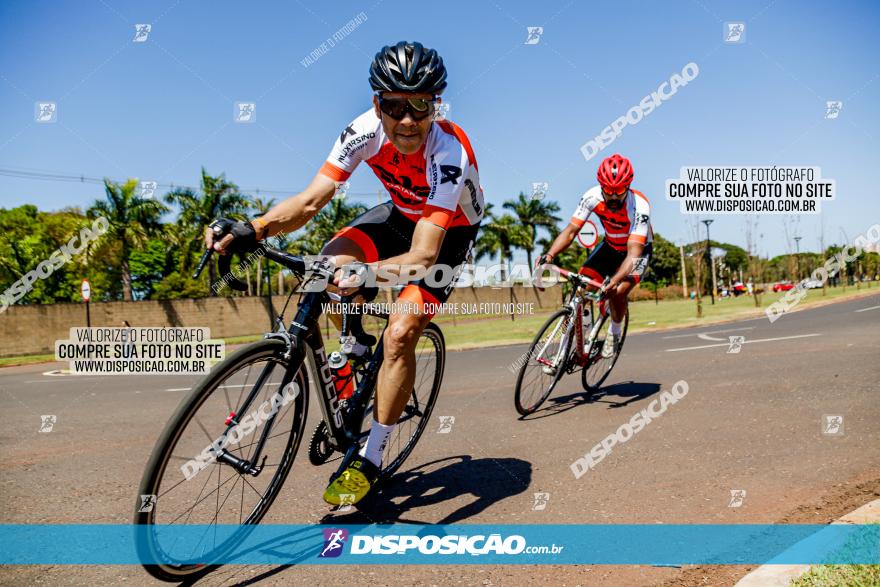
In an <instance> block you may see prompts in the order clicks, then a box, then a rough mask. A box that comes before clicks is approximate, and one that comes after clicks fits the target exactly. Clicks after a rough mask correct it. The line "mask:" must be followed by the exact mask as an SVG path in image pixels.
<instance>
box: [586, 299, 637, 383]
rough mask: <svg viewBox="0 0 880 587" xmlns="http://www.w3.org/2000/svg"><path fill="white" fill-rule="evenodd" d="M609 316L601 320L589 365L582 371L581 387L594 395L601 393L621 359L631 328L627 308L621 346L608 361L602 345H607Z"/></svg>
mask: <svg viewBox="0 0 880 587" xmlns="http://www.w3.org/2000/svg"><path fill="white" fill-rule="evenodd" d="M591 306H592V303H591ZM590 310H591V313H590V314H591V315H592V316H595V314H593V313H592V310H593V308H592V307H591V308H590ZM609 315H610V314H609V313H606V314H605V315H604V316H602V318H601V319H600V320H601V322H600V323H599V331H598V332H599V334H598V336H596V340H594V341H593V345H592V346H591V347H590V354H589V357H588V359H587V364H586V365H584V370H583V371H581V385H582V386H583V388H584V391H589V392H592V393H595V392H597V391H599V387H600V386H601V385H602V384H603V383H604V382H605V380H606V379H607V378H608V376H609V375H610V374H611V369H613V368H614V365H615V364H617V359H618V358H620V351H621V350H622V349H623V343H624V342H626V330H627V327H628V326H629V308H627V310H626V313H625V314H624V315H623V324H621V327H622V333H621V336H620V344H618V345H617V349H615V352H614V355H613V356H612V357H609V358H607V359H606V358H604V357H602V345H603V344H605V323H606V321H607V320H608V316H609Z"/></svg>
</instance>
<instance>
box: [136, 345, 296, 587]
mask: <svg viewBox="0 0 880 587" xmlns="http://www.w3.org/2000/svg"><path fill="white" fill-rule="evenodd" d="M286 349H287V346H286V345H285V344H284V342H283V341H280V340H277V339H266V340H262V341H259V342H256V343H254V344H252V345H248V346H246V347H244V348H242V349H240V350H239V351H237V352H235V353H233V354H232V355H230V356H229V357H228V358H226V359H225V360H224V361H222V362H221V363H220V364H218V365H217V366H215V367H214V369H213V370H212V371H211V373H210V374H209V375H208V376H207V377H206V378H205V379H204V380H203V381H202V382H200V383H199V384H197V385H196V386H195V387H194V388H193V390H192V392H191V393H190V395H189V397H187V398H185V399H184V400H183V401H182V402H181V404H180V406H179V407H178V409H177V412H176V413H175V414H174V416H172V418H171V419H170V420H169V422H168V424H167V425H166V427H165V430H164V432H163V433H162V435H161V436H160V438H159V441H158V442H157V444H156V448H155V449H154V450H153V454H152V456H151V457H150V460H149V462H148V464H147V468H146V470H145V472H144V477H143V479H142V481H141V485H140V491H139V493H140V495H141V496H143V495H152V496H155V503H154V505H153V507H152V508H150V510H149V511H143V512H136V513H135V524H139V525H148V526H149V528H147V529H139V530H140V531H139V532H138V533H137V540H138V544H137V546H138V550H139V552H140V553H141V554H142V555H143V556H144V557H145V558H146V560H147V561H149V562H153V561H157V560H160V561H162V564H144V568H145V569H146V570H147V572H149V573H150V574H151V575H152V576H154V577H155V578H157V579H160V580H163V581H172V582H173V581H182V580H192V579H195V578H198V577H199V576H202V575H204V574H206V573H208V572H210V571H212V570H214V569H215V568H217V566H219V565H216V564H214V565H206V564H203V563H202V562H200V561H205V560H207V561H212V560H217V559H218V558H219V557H222V556H223V555H224V554H226V553H228V552H229V551H230V550H231V549H233V548H234V547H235V546H236V544H238V543H240V541H241V540H243V539H244V537H245V536H246V535H247V533H249V532H250V531H251V530H252V529H253V525H255V524H258V523H259V522H260V520H262V518H263V517H264V516H265V515H266V512H267V511H268V510H269V507H270V506H271V505H272V502H273V501H274V500H275V498H276V497H277V495H278V492H279V491H280V489H281V487H282V485H283V484H284V481H285V479H286V478H287V475H288V473H289V472H290V469H291V466H292V464H293V460H294V456H295V455H296V451H297V449H298V447H299V444H300V440H301V439H302V436H303V427H304V424H305V419H306V418H305V417H306V410H307V408H308V387H307V385H308V383H307V381H308V379H307V377H306V376H305V371H306V369H305V368H304V366H303V365H302V364H301V365H300V367H299V369H298V370H297V371H296V373H295V375H294V377H293V380H292V381H291V382H290V383H288V384H286V385H284V386H283V387H282V383H283V381H282V378H283V377H284V375H285V372H286V370H287V366H288V363H287V359H285V358H284V356H283V355H284V353H285V352H286ZM300 360H301V359H300ZM255 388H256V389H257V392H256V394H255V396H254V398H253V401H252V402H251V403H250V404H249V405H248V406H244V405H243V403H244V402H245V401H246V398H247V397H248V394H249V392H250V391H251V390H252V389H255ZM243 408H244V409H243ZM233 413H234V414H235V418H236V419H237V421H238V422H239V425H238V426H236V429H237V430H235V431H233V430H232V429H229V425H228V424H227V419H228V418H229V417H230V416H232V414H233ZM273 414H274V415H273ZM246 422H247V424H246ZM251 424H255V426H253V428H252V427H251ZM262 435H265V437H266V438H265V443H264V446H263V452H262V459H261V461H260V462H254V463H253V464H254V465H257V466H260V465H262V469H261V470H260V471H259V473H257V474H256V475H253V474H251V473H243V472H241V471H239V470H238V469H236V468H234V467H233V466H231V465H230V464H226V463H221V462H220V461H218V460H216V459H217V458H218V457H217V455H218V452H217V448H216V447H217V446H218V444H216V443H218V441H220V440H222V441H223V444H222V446H223V451H225V452H227V453H229V454H230V455H232V456H234V457H235V458H237V459H244V460H247V461H250V460H251V459H252V458H253V454H254V451H255V448H256V445H257V443H258V440H259V439H260V438H261V436H262ZM212 446H213V447H214V448H212ZM138 504H139V506H140V504H141V500H140V499H139V502H138ZM138 509H143V508H142V507H139V508H138ZM219 524H223V525H239V526H240V527H241V530H240V531H237V532H235V533H234V534H233V535H232V536H229V535H228V533H226V534H225V536H226V538H225V539H223V540H222V541H221V542H220V543H217V540H218V538H217V532H216V528H217V525H219ZM175 525H199V526H204V527H205V528H207V529H206V530H205V535H204V536H203V537H202V538H201V539H200V540H199V542H198V544H195V546H193V544H192V542H190V543H188V544H187V545H186V547H185V548H184V547H182V546H181V545H180V543H179V542H178V540H177V539H175V537H174V536H173V535H172V534H173V532H169V528H173V527H174V526H175ZM212 527H213V528H214V529H215V532H213V533H212V532H211V531H210V529H211V528H212ZM184 531H185V529H184ZM212 534H213V536H212ZM179 536H180V535H179V534H178V535H177V537H178V538H179Z"/></svg>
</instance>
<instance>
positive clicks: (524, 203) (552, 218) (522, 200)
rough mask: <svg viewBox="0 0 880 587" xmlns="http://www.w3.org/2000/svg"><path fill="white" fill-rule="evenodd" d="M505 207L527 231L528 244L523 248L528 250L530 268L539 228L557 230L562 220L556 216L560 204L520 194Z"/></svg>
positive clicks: (508, 201) (507, 202) (504, 205)
mask: <svg viewBox="0 0 880 587" xmlns="http://www.w3.org/2000/svg"><path fill="white" fill-rule="evenodd" d="M503 207H504V209H505V210H510V211H511V212H513V213H514V215H515V216H516V217H517V218H518V219H519V222H520V223H521V224H522V225H523V227H525V229H526V231H527V239H526V242H525V244H524V245H521V248H524V249H525V250H526V257H527V258H528V263H529V267H531V266H532V250H533V249H534V248H535V244H536V242H537V238H538V227H539V226H540V227H543V228H546V229H548V230H551V229H553V230H555V229H556V223H557V222H559V221H560V220H562V219H561V218H559V217H558V216H556V215H555V213H556V212H559V204H557V203H556V202H552V201H548V202H543V201H541V200H538V199H535V198H530V197H527V196H526V195H525V194H524V193H522V192H520V193H519V196H517V199H515V200H507V201H506V202H504V204H503Z"/></svg>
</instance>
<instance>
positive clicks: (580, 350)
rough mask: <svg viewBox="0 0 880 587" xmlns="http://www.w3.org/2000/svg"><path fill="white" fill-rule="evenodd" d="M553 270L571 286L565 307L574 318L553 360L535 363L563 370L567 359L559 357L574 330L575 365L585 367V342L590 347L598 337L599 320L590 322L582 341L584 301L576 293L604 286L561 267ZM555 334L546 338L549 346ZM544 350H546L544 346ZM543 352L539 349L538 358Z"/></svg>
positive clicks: (593, 295)
mask: <svg viewBox="0 0 880 587" xmlns="http://www.w3.org/2000/svg"><path fill="white" fill-rule="evenodd" d="M554 269H556V270H557V271H558V272H559V274H560V275H561V276H563V277H565V278H566V279H568V280H569V281H570V282H571V284H572V291H571V297H570V299H569V300H568V302H567V303H566V306H568V308H570V309H571V312H572V315H573V316H574V320H572V321H571V322H569V324H568V327H567V328H566V331H565V333H564V334H563V336H562V341H561V344H560V345H559V350H558V351H557V354H556V356H555V357H554V358H553V361H552V362H551V361H547V360H546V359H543V358H539V359H537V362H538V363H541V364H545V365H547V366H550V367H554V366H555V368H557V369H561V368H565V364H564V361H566V359H567V357H563V356H561V354H562V353H563V352H564V350H565V349H567V348H568V346H569V340H570V338H571V336H572V330H574V336H575V349H574V356H575V357H576V364H577V365H578V366H579V367H583V366H585V365H586V363H587V361H588V360H589V358H590V357H589V355H588V354H587V353H584V346H585V342H586V341H589V342H590V343H591V346H592V342H593V341H595V340H596V338H597V337H598V334H599V327H600V321H599V320H592V322H593V324H592V328H591V329H590V333H589V335H588V336H587V339H586V341H585V340H584V326H583V324H584V313H583V305H584V300H583V299H582V298H581V296H579V295H578V292H579V291H580V289H581V288H584V287H595V288H597V289H599V288H601V287H602V286H603V285H604V284H603V283H602V282H599V281H596V280H595V279H591V278H589V277H587V276H585V275H580V274H579V273H574V272H571V271H567V270H565V269H562V268H561V267H554ZM586 295H587V297H589V298H591V299H592V300H594V301H600V300H602V299H604V298H605V297H606V296H605V295H597V294H594V293H592V292H586ZM561 325H562V323H560V324H559V326H561ZM559 326H557V328H559ZM556 332H557V331H556V330H554V331H553V332H552V333H551V334H550V336H548V337H547V340H548V344H549V341H550V340H552V339H553V338H554V337H555V335H556ZM544 348H546V345H545V347H544ZM543 351H544V349H541V351H539V352H538V353H537V354H538V357H541V355H542V354H543Z"/></svg>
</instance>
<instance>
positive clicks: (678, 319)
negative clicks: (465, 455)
mask: <svg viewBox="0 0 880 587" xmlns="http://www.w3.org/2000/svg"><path fill="white" fill-rule="evenodd" d="M868 292H880V288H877V286H876V285H875V286H874V287H872V288H870V289H869V288H866V287H864V285H863V287H862V288H861V289H858V290H857V289H856V288H855V287H852V286H849V287H847V288H846V291H845V292H844V291H843V288H839V287H837V288H828V289H827V290H826V295H825V296H823V295H822V290H818V289H814V290H810V291H809V293H808V294H807V295H806V297H804V299H802V300H801V302H800V304H798V306H797V307H798V308H803V307H808V306H810V305H813V304H816V303H821V302H823V301H829V300H835V299H841V298H846V297H851V296H853V295H855V294H863V293H868ZM783 295H784V293H776V294H774V293H767V294H763V295H761V298H760V299H761V307H760V308H756V307H755V302H754V299H753V298H751V297H747V296H740V297H739V298H725V299H717V300H716V301H715V304H714V305H712V302H711V300H710V298H708V297H706V298H703V317H702V318H700V319H698V318H697V317H696V302H694V301H693V300H683V299H674V300H661V301H660V303H659V304H655V303H654V301H652V300H643V301H639V302H631V303H630V324H629V331H630V332H642V331H652V330H661V329H666V328H672V327H682V326H703V325H709V324H714V323H718V322H725V321H730V320H736V319H741V318H749V317H760V316H763V315H764V308H766V307H767V306H769V305H770V304H772V303H773V302H775V301H777V300H778V299H779V298H780V297H782V296H783ZM533 309H534V314H531V315H524V316H517V317H516V320H514V321H512V320H511V319H510V316H498V315H481V316H452V315H448V314H447V315H439V316H437V317H436V318H435V322H437V324H439V325H440V327H441V328H442V329H443V334H444V336H445V337H446V346H447V348H448V349H449V350H457V349H468V348H479V347H486V346H493V345H503V344H515V343H524V342H530V341H531V340H532V338H533V337H534V336H535V333H536V332H537V330H538V328H540V327H541V325H542V324H543V323H544V321H545V320H547V317H548V316H549V315H550V314H551V313H553V312H555V311H556V310H557V309H558V307H545V308H538V306H537V304H535V305H534V306H533ZM377 324H378V323H377V322H375V323H374V324H373V325H372V327H371V326H370V325H369V324H367V326H368V328H367V330H368V331H369V332H372V333H373V334H377V329H376V326H377ZM321 330H322V333H323V335H324V341H325V343H326V345H327V352H328V353H329V352H332V351H334V350H337V349H338V348H339V343H338V335H337V331H336V329H335V328H333V326H332V324H331V325H330V328H329V330H328V329H327V327H326V323H325V321H324V320H323V319H322V320H321ZM262 337H263V335H262V334H252V335H247V336H234V337H230V338H226V339H224V340H225V342H226V345H227V347H228V346H232V345H238V344H246V343H249V342H253V341H256V340H260V339H261V338H262ZM228 350H229V349H227V352H228ZM54 359H55V357H54V355H25V356H20V357H7V358H0V367H9V366H12V365H28V364H32V363H45V362H49V361H53V360H54Z"/></svg>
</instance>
